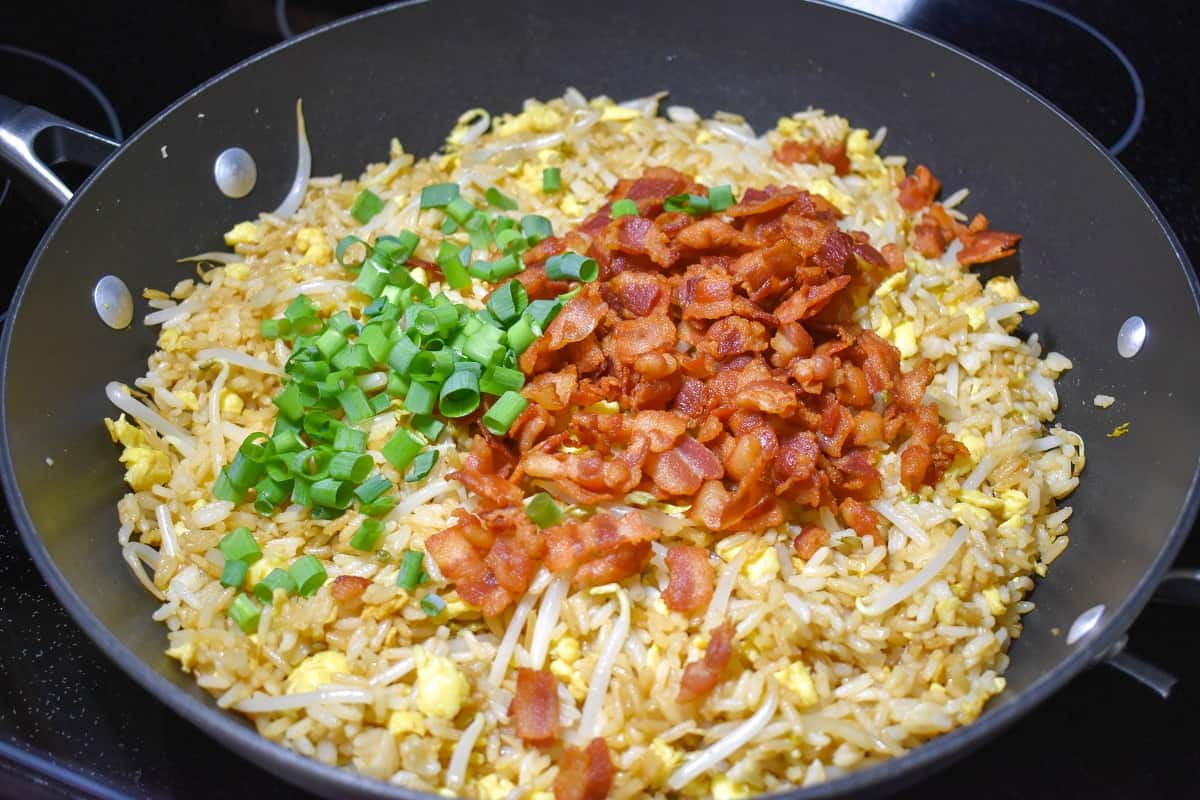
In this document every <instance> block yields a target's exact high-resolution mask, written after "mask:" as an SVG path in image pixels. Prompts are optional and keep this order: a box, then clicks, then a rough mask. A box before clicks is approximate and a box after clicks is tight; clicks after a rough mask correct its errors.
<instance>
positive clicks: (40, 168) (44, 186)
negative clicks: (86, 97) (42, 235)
mask: <svg viewBox="0 0 1200 800" xmlns="http://www.w3.org/2000/svg"><path fill="white" fill-rule="evenodd" d="M117 147H118V144H117V142H115V141H113V140H112V139H109V138H107V137H105V136H101V135H100V134H98V133H93V132H92V131H89V130H87V129H86V128H81V127H79V126H78V125H74V124H72V123H70V122H67V121H66V120H65V119H62V118H60V117H56V116H54V115H53V114H50V113H48V112H46V111H43V110H41V109H40V108H35V107H33V106H27V105H25V104H24V103H20V102H18V101H16V100H13V99H12V98H10V97H5V96H4V95H0V169H2V170H3V171H4V173H5V174H6V175H7V176H8V177H9V178H11V179H12V180H13V182H14V183H15V184H16V185H17V187H18V189H19V190H20V191H23V192H25V193H26V194H27V195H28V197H29V200H30V201H31V202H32V203H33V204H34V205H35V206H36V207H37V208H38V210H40V211H42V212H44V213H46V214H47V215H48V216H53V215H54V214H57V213H58V211H59V209H61V208H62V207H63V206H64V205H66V203H67V201H68V200H70V199H71V194H72V192H71V189H70V188H69V187H68V186H67V185H66V184H65V183H63V181H62V179H61V178H59V177H58V175H56V174H55V173H54V169H53V168H54V167H56V166H59V165H61V164H68V163H71V164H82V165H84V166H87V167H93V168H94V167H98V166H99V165H100V164H101V163H102V162H103V161H104V160H105V159H106V158H108V157H109V156H110V155H111V154H112V153H113V151H115V150H116V149H117Z"/></svg>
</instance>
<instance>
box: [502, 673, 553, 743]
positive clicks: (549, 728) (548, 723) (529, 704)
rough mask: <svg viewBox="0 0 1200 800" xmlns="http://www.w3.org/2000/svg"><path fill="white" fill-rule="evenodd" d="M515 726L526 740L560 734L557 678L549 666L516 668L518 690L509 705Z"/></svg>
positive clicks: (548, 739)
mask: <svg viewBox="0 0 1200 800" xmlns="http://www.w3.org/2000/svg"><path fill="white" fill-rule="evenodd" d="M508 715H509V716H510V717H511V718H512V721H513V727H514V728H515V729H516V731H517V736H520V737H521V738H522V739H523V740H524V741H525V743H526V744H532V745H539V746H543V745H548V744H550V743H551V742H553V741H554V740H555V739H557V738H558V681H557V680H556V679H555V678H554V675H553V673H551V672H550V670H548V669H526V668H524V667H522V668H521V669H518V670H517V693H516V694H515V695H513V699H512V704H511V705H509V707H508Z"/></svg>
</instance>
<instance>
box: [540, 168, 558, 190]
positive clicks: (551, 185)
mask: <svg viewBox="0 0 1200 800" xmlns="http://www.w3.org/2000/svg"><path fill="white" fill-rule="evenodd" d="M561 190H562V170H560V169H559V168H558V167H546V168H545V169H544V170H542V191H543V192H545V193H546V194H553V193H554V192H557V191H561Z"/></svg>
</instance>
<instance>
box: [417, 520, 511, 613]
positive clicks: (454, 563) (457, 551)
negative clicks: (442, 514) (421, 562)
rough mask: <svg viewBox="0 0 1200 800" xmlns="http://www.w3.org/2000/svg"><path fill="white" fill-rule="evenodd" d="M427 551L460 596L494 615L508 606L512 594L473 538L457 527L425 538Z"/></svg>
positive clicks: (484, 611)
mask: <svg viewBox="0 0 1200 800" xmlns="http://www.w3.org/2000/svg"><path fill="white" fill-rule="evenodd" d="M425 552H426V553H428V554H429V555H430V557H432V558H433V560H434V561H436V562H437V565H438V569H439V570H441V573H442V575H444V576H445V577H446V578H448V579H450V580H452V581H454V584H455V589H457V591H458V595H459V597H461V598H462V599H463V600H466V601H467V602H468V603H470V604H471V605H474V606H478V607H479V608H480V609H481V610H482V611H483V613H484V614H485V615H487V616H489V617H494V616H496V615H497V614H499V613H500V612H501V611H503V610H504V609H505V608H507V607H508V605H509V604H510V603H512V601H513V595H512V594H510V593H509V592H508V590H506V589H505V588H504V587H502V586H500V584H499V582H498V581H497V579H496V575H495V573H493V572H492V571H491V570H490V569H488V567H487V565H486V564H485V563H484V561H483V558H482V557H480V555H479V553H477V552H476V551H475V549H474V548H473V547H472V546H471V543H470V541H468V539H467V538H466V537H465V536H464V535H463V534H462V533H461V531H459V530H457V529H456V528H447V529H446V530H444V531H440V532H438V533H435V534H433V535H432V536H430V537H429V538H428V539H426V540H425Z"/></svg>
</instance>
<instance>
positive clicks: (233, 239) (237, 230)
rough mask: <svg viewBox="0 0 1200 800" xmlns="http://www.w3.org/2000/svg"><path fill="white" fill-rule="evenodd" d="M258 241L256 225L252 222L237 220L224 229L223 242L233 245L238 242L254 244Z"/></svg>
mask: <svg viewBox="0 0 1200 800" xmlns="http://www.w3.org/2000/svg"><path fill="white" fill-rule="evenodd" d="M257 241H258V226H257V225H255V224H254V223H253V222H239V223H238V224H237V225H234V226H233V227H232V228H230V229H229V230H227V231H225V244H227V245H229V246H230V247H233V246H234V245H239V244H254V243H255V242H257Z"/></svg>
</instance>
